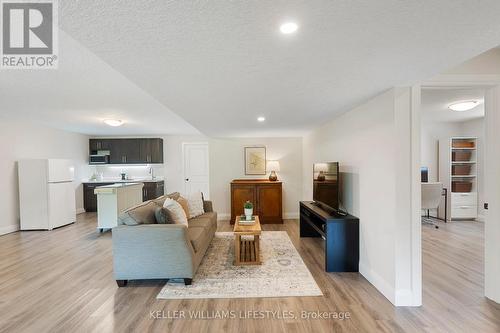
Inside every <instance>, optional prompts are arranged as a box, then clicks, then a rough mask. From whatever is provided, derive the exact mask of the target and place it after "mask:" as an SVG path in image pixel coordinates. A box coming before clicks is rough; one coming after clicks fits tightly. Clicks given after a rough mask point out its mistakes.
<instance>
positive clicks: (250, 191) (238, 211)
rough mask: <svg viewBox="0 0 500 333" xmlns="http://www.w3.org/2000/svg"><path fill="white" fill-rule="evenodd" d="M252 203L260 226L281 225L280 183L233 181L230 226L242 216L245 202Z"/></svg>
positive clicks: (247, 180)
mask: <svg viewBox="0 0 500 333" xmlns="http://www.w3.org/2000/svg"><path fill="white" fill-rule="evenodd" d="M247 200H248V201H250V202H252V203H253V205H254V207H253V212H254V214H255V215H259V220H260V223H261V224H270V223H283V204H282V194H281V182H280V181H275V182H272V181H269V180H267V179H235V180H233V181H232V182H231V224H233V223H234V220H235V218H236V216H238V215H242V214H243V205H244V204H245V202H246V201H247Z"/></svg>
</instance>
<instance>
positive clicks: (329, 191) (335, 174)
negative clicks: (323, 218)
mask: <svg viewBox="0 0 500 333" xmlns="http://www.w3.org/2000/svg"><path fill="white" fill-rule="evenodd" d="M313 200H314V202H315V203H317V204H319V205H320V206H321V207H322V208H324V209H326V210H328V209H330V210H333V211H339V163H338V162H328V163H315V164H314V165H313Z"/></svg>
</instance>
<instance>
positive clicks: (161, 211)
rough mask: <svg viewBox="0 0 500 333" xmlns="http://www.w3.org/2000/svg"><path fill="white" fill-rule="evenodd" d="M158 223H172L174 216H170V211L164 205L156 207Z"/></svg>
mask: <svg viewBox="0 0 500 333" xmlns="http://www.w3.org/2000/svg"><path fill="white" fill-rule="evenodd" d="M155 218H156V223H158V224H172V223H174V221H172V218H171V217H170V212H169V211H168V209H166V208H164V207H156V209H155Z"/></svg>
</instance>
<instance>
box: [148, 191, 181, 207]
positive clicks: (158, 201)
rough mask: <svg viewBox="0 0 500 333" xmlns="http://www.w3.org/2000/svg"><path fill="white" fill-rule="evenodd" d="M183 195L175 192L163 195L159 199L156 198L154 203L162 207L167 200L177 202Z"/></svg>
mask: <svg viewBox="0 0 500 333" xmlns="http://www.w3.org/2000/svg"><path fill="white" fill-rule="evenodd" d="M180 195H181V194H180V193H179V192H173V193H169V194H165V195H162V196H161V197H159V198H156V199H154V200H153V202H154V203H156V204H157V205H158V206H162V207H163V204H164V203H165V199H166V198H170V199H174V200H177V199H178V198H179V196H180Z"/></svg>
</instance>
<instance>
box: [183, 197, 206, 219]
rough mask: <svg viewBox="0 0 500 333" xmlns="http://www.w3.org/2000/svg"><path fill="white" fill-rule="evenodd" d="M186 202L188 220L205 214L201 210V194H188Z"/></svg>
mask: <svg viewBox="0 0 500 333" xmlns="http://www.w3.org/2000/svg"><path fill="white" fill-rule="evenodd" d="M187 200H188V208H189V217H190V218H193V217H196V216H200V215H202V214H203V213H205V211H204V210H203V194H201V192H196V193H192V194H190V195H189V196H188V198H187Z"/></svg>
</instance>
